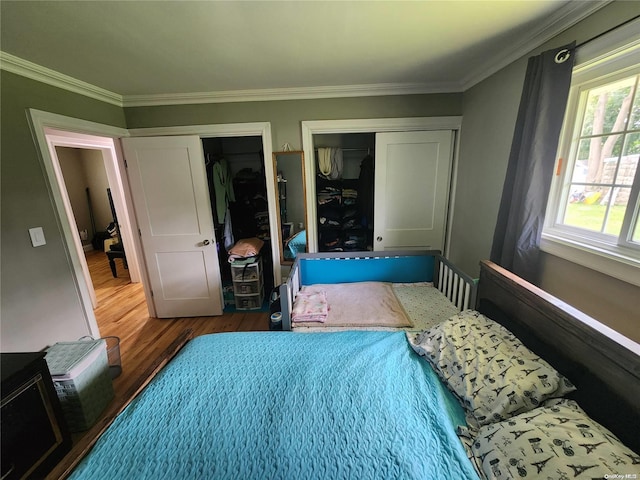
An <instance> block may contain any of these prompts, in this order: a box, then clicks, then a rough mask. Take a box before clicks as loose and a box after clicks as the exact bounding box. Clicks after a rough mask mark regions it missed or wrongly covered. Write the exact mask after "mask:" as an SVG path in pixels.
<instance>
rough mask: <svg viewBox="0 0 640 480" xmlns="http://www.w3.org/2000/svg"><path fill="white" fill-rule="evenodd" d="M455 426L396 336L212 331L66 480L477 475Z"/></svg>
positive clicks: (441, 394) (444, 398) (423, 366)
mask: <svg viewBox="0 0 640 480" xmlns="http://www.w3.org/2000/svg"><path fill="white" fill-rule="evenodd" d="M125 368H126V366H125ZM458 424H464V414H463V412H462V410H461V408H460V406H459V404H458V402H457V401H456V400H455V399H454V398H453V397H452V396H451V394H450V393H449V392H448V391H447V389H446V388H445V387H443V386H442V384H441V383H440V381H439V380H438V377H437V376H436V374H435V373H434V372H433V370H432V369H431V367H430V366H429V365H428V364H427V363H426V362H425V361H424V360H423V359H421V358H420V357H419V356H418V355H416V354H415V353H414V352H413V350H412V349H411V348H410V346H409V344H408V342H407V340H406V337H405V334H404V333H403V332H366V331H350V332H339V333H306V334H302V333H290V332H253V333H220V334H213V335H206V336H203V337H197V338H195V339H193V340H192V341H191V342H189V343H188V344H187V345H186V346H185V348H184V349H183V350H182V351H181V352H180V353H179V354H178V356H176V358H175V359H174V360H172V361H171V362H170V363H169V364H168V365H167V366H166V367H165V368H164V369H163V370H162V371H161V372H160V373H159V374H158V375H157V376H156V378H155V379H154V380H153V382H151V384H149V386H148V387H147V388H146V389H145V390H144V392H143V393H142V394H141V395H140V396H139V397H138V398H136V399H135V400H134V401H133V402H132V403H131V404H130V405H129V406H128V407H127V408H126V409H125V411H124V412H123V413H122V414H120V416H119V417H118V418H117V419H116V420H115V422H114V423H113V424H112V426H111V427H110V428H109V429H108V430H107V431H106V432H105V433H104V435H103V436H102V437H101V438H100V440H99V441H98V443H97V444H96V446H95V447H94V448H93V450H92V451H91V453H90V454H89V455H88V456H87V457H86V458H85V459H84V460H83V461H82V462H81V463H80V465H79V466H78V467H77V468H76V469H75V471H74V473H73V474H72V476H71V478H72V479H76V480H77V479H91V480H97V479H114V480H115V479H118V480H122V479H136V480H139V479H154V480H158V479H171V480H175V479H194V480H196V479H197V480H201V479H230V480H247V479H260V480H262V479H270V480H271V479H283V480H284V479H287V480H289V479H290V480H299V479H305V480H306V479H318V480H326V479H365V480H366V479H384V480H389V479H435V478H443V479H444V478H456V479H459V478H464V479H473V478H477V475H476V473H475V471H474V469H473V467H472V466H471V463H470V462H469V460H468V459H467V457H466V455H465V452H464V449H463V448H462V445H461V444H460V442H459V440H458V438H457V437H456V435H455V432H454V427H455V425H458Z"/></svg>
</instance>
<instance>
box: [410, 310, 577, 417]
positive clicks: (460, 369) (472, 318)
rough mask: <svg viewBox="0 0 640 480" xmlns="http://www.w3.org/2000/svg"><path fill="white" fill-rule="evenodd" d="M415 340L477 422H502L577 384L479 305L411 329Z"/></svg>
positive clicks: (414, 342)
mask: <svg viewBox="0 0 640 480" xmlns="http://www.w3.org/2000/svg"><path fill="white" fill-rule="evenodd" d="M409 342H410V343H411V345H412V347H413V349H414V350H415V351H416V352H417V353H418V354H419V355H421V356H424V357H425V358H427V359H428V360H429V362H431V363H432V365H433V366H434V367H435V369H436V371H437V372H438V374H439V375H440V377H441V378H442V379H443V380H444V381H445V382H446V383H447V384H448V386H449V389H450V390H451V391H453V392H454V393H455V394H456V395H457V396H458V397H459V399H460V400H461V402H462V404H463V407H464V408H465V410H466V412H467V422H468V423H469V425H470V426H471V427H475V428H477V427H480V426H482V425H486V424H489V423H493V422H499V421H501V420H504V419H506V418H509V417H511V416H513V415H518V414H520V413H523V412H527V411H529V410H531V409H533V408H536V407H538V406H540V405H541V404H542V402H543V401H544V400H546V399H548V398H554V397H561V396H563V395H565V394H566V393H568V392H571V391H573V390H575V387H574V386H573V385H572V384H571V382H569V381H568V380H567V379H566V378H565V377H563V376H562V375H560V374H559V373H558V372H557V371H556V370H555V369H554V368H553V367H551V365H549V364H548V363H547V362H545V361H544V360H542V359H541V358H540V357H538V356H537V355H536V354H534V353H533V352H531V351H530V350H529V349H528V348H526V347H525V346H524V345H523V344H522V343H521V342H520V341H519V340H518V339H517V338H516V337H515V336H514V335H513V334H512V333H511V332H509V331H508V330H507V329H506V328H504V327H503V326H502V325H500V324H498V323H496V322H494V321H493V320H490V319H488V318H486V317H485V316H484V315H482V314H481V313H479V312H476V311H474V310H466V311H464V312H461V313H459V314H457V315H454V316H453V317H451V318H449V319H448V320H446V321H444V322H442V323H440V324H438V325H436V326H434V327H432V328H430V329H429V330H426V331H424V332H423V333H420V334H418V335H416V336H415V337H414V336H411V335H409Z"/></svg>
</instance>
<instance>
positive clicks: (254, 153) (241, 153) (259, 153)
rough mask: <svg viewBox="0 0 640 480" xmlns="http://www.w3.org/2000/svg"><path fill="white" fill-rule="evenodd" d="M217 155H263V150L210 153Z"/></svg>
mask: <svg viewBox="0 0 640 480" xmlns="http://www.w3.org/2000/svg"><path fill="white" fill-rule="evenodd" d="M209 155H213V156H216V157H232V156H237V155H262V150H260V151H259V152H227V153H209Z"/></svg>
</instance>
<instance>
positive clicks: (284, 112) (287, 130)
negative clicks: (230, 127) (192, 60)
mask: <svg viewBox="0 0 640 480" xmlns="http://www.w3.org/2000/svg"><path fill="white" fill-rule="evenodd" d="M125 114H126V117H127V126H128V128H143V127H161V126H173V125H208V124H218V123H238V122H271V137H272V141H273V149H274V150H280V149H281V147H282V145H283V144H284V143H285V142H288V143H289V145H291V148H292V149H293V150H302V130H301V122H302V121H304V120H346V119H360V118H395V117H436V116H450V115H453V116H456V115H462V94H461V93H448V94H432V95H401V96H381V97H356V98H325V99H318V100H287V101H276V102H245V103H211V104H205V105H170V106H161V107H132V108H126V109H125Z"/></svg>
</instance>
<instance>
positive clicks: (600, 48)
mask: <svg viewBox="0 0 640 480" xmlns="http://www.w3.org/2000/svg"><path fill="white" fill-rule="evenodd" d="M639 29H640V19H639V20H635V21H633V22H631V23H629V24H627V25H625V26H623V27H621V28H619V29H617V30H615V31H613V32H611V33H610V34H607V35H605V36H604V37H602V38H599V39H597V40H594V41H592V42H590V43H588V44H587V45H585V46H583V47H581V48H579V49H578V50H577V52H576V65H575V67H574V69H573V77H572V83H574V84H575V85H580V84H584V83H585V82H586V81H587V80H588V79H591V78H596V77H600V76H602V75H604V74H606V73H607V72H611V71H620V70H624V69H625V68H630V67H631V66H632V65H634V64H635V65H637V63H638V62H637V57H638V55H640V38H639V37H638V35H637V33H636V32H638V30H639ZM577 88H578V87H572V91H571V93H572V94H573V93H574V92H575V89H577ZM577 98H578V96H577V95H573V96H572V95H571V94H570V101H569V104H568V105H567V111H568V112H569V114H570V115H571V118H575V113H576V108H577V104H576V100H577ZM564 128H565V127H563V132H562V133H561V136H560V139H561V142H560V145H559V152H568V150H569V146H568V145H567V143H569V144H570V141H571V140H570V139H567V138H566V137H567V136H566V135H565V131H564ZM562 155H563V154H559V155H558V157H561V156H562ZM564 158H568V157H564ZM564 168H566V165H564ZM562 178H563V176H555V177H554V179H553V183H552V186H551V194H550V195H549V206H548V208H547V216H546V221H545V228H544V230H543V232H542V239H541V242H540V249H541V250H542V251H544V252H546V253H549V254H551V255H555V256H557V257H560V258H564V259H565V260H569V261H571V262H574V263H577V264H579V265H582V266H585V267H588V268H591V269H593V270H596V271H599V272H602V273H604V274H606V275H609V276H612V277H614V278H617V279H619V280H622V281H624V282H627V283H630V284H633V285H637V286H640V255H639V254H638V251H637V250H635V249H633V248H627V247H624V246H619V245H618V246H615V247H613V246H611V245H610V244H605V243H601V244H600V243H598V242H596V241H594V240H593V238H592V237H589V238H588V239H587V238H586V237H583V236H581V235H580V234H579V232H574V231H572V229H571V228H557V227H554V223H555V220H556V218H555V217H556V213H557V211H558V205H559V203H560V201H561V199H560V194H561V192H562V182H561V180H562ZM552 212H553V214H552Z"/></svg>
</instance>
